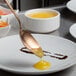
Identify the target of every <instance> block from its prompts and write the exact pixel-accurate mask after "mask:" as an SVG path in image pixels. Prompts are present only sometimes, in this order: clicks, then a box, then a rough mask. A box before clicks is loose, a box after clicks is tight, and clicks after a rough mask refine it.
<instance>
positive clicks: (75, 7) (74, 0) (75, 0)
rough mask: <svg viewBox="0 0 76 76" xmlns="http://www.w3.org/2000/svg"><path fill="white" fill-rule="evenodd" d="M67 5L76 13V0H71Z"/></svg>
mask: <svg viewBox="0 0 76 76" xmlns="http://www.w3.org/2000/svg"><path fill="white" fill-rule="evenodd" d="M66 6H67V8H68V9H69V10H71V11H72V12H74V13H76V0H71V1H69V2H68V3H67V5H66Z"/></svg>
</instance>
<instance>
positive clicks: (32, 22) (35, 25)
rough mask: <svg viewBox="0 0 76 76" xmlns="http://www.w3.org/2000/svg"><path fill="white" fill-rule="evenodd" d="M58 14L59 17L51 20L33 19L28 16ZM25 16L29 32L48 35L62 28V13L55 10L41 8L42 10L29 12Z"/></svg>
mask: <svg viewBox="0 0 76 76" xmlns="http://www.w3.org/2000/svg"><path fill="white" fill-rule="evenodd" d="M40 11H41V12H44V11H49V12H56V13H57V15H56V16H54V17H51V18H50V17H49V18H31V17H29V16H28V14H30V13H35V12H40ZM24 15H25V22H26V24H27V25H26V26H25V28H27V29H28V30H30V31H32V32H38V33H48V32H52V31H55V30H57V29H58V28H59V27H60V13H59V12H58V11H56V10H53V9H47V8H45V9H44V8H40V9H32V10H28V11H26V12H25V13H24Z"/></svg>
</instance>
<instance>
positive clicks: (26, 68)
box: [0, 34, 76, 75]
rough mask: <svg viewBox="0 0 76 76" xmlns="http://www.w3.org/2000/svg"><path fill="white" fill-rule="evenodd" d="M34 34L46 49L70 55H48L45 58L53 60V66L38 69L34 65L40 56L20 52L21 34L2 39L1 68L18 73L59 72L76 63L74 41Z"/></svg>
mask: <svg viewBox="0 0 76 76" xmlns="http://www.w3.org/2000/svg"><path fill="white" fill-rule="evenodd" d="M33 36H34V37H35V38H36V39H37V40H38V41H39V44H40V45H41V46H42V48H43V49H44V50H47V51H49V52H52V53H53V52H55V53H61V54H64V55H68V58H67V59H65V60H58V59H54V58H50V57H48V56H46V57H44V59H45V60H47V61H49V62H51V63H52V67H51V68H50V69H49V70H45V71H40V70H36V69H34V68H33V67H32V66H33V64H34V63H36V62H38V61H39V59H38V57H36V56H35V55H31V54H25V53H23V52H20V50H19V49H20V48H22V47H23V45H22V43H21V40H20V38H19V36H18V35H14V36H8V37H5V38H2V39H0V68H1V69H4V70H8V71H11V72H16V73H23V74H37V75H38V74H47V73H53V72H57V71H60V70H63V69H66V68H68V67H71V66H73V65H74V64H76V44H75V43H73V42H72V41H70V40H67V39H64V38H60V37H56V36H51V35H42V34H33Z"/></svg>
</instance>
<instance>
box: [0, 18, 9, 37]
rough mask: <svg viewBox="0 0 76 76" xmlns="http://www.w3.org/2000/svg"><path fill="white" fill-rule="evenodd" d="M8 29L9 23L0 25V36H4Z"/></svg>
mask: <svg viewBox="0 0 76 76" xmlns="http://www.w3.org/2000/svg"><path fill="white" fill-rule="evenodd" d="M0 21H1V19H0ZM9 30H10V24H8V26H5V27H0V38H1V37H4V36H6V35H7V34H8V32H9Z"/></svg>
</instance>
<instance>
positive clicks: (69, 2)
mask: <svg viewBox="0 0 76 76" xmlns="http://www.w3.org/2000/svg"><path fill="white" fill-rule="evenodd" d="M73 1H74V0H70V1H68V2H67V4H66V6H67V8H68V9H69V10H70V11H72V12H74V13H76V10H73V9H72V8H71V7H69V4H71V2H73Z"/></svg>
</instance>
